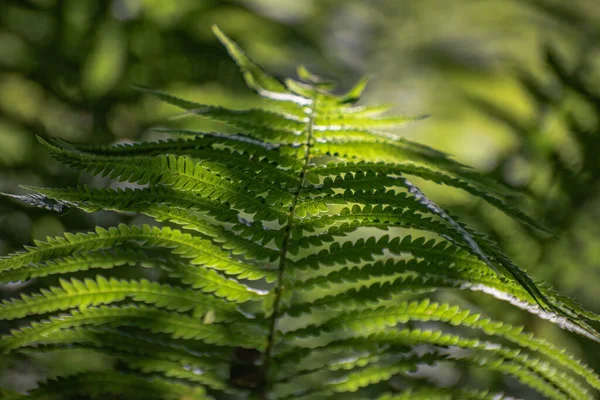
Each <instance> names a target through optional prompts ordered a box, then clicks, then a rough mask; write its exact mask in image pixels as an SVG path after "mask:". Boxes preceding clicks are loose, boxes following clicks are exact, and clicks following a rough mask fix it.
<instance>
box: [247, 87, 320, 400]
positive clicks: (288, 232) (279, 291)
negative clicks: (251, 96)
mask: <svg viewBox="0 0 600 400" xmlns="http://www.w3.org/2000/svg"><path fill="white" fill-rule="evenodd" d="M316 106H317V98H314V103H313V106H312V107H311V111H310V114H309V120H308V122H307V130H306V142H305V143H304V159H303V162H302V169H301V170H300V176H299V182H298V185H297V186H296V188H295V190H294V197H293V199H292V203H291V204H290V208H289V211H288V215H287V225H286V227H285V231H284V236H283V243H282V245H281V255H280V258H279V266H278V270H277V282H276V285H275V300H274V301H273V312H272V314H271V320H270V322H269V335H268V338H267V347H266V349H265V354H264V362H263V375H262V382H260V383H259V386H258V389H259V391H260V396H261V398H263V399H266V398H267V394H268V392H269V391H270V389H271V386H272V381H271V380H270V379H269V367H270V364H271V358H272V357H271V353H272V351H273V346H274V344H275V329H276V326H277V320H278V319H279V316H280V313H281V310H280V305H281V298H282V295H283V290H284V285H283V278H284V273H285V266H286V263H285V262H286V259H287V253H288V249H289V244H290V238H291V236H292V229H293V227H294V218H295V215H296V205H297V204H298V200H299V199H300V193H301V192H302V187H303V186H304V182H305V180H306V173H307V171H308V166H309V163H310V159H311V154H310V149H311V147H312V141H313V134H314V131H313V125H314V121H315V110H316Z"/></svg>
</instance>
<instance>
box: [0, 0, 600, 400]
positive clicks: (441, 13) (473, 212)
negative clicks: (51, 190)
mask: <svg viewBox="0 0 600 400" xmlns="http://www.w3.org/2000/svg"><path fill="white" fill-rule="evenodd" d="M212 24H218V25H219V26H220V27H221V28H222V29H223V30H224V31H225V32H227V34H228V35H231V36H232V37H233V38H235V39H236V40H238V41H239V42H240V44H241V45H242V46H243V47H244V48H245V49H247V51H248V52H249V53H250V54H251V55H252V56H253V57H254V58H255V59H256V60H257V61H258V62H259V63H261V64H262V65H264V66H265V67H266V68H267V69H269V70H271V71H274V72H276V73H277V74H278V75H280V76H289V75H292V74H293V72H294V69H295V66H296V65H297V64H305V65H307V66H308V67H309V68H310V69H311V70H314V71H315V72H316V73H319V74H321V75H324V76H329V77H336V78H339V80H340V81H341V86H342V88H344V87H348V86H350V85H351V84H352V83H353V82H354V81H355V80H357V79H358V78H359V77H361V76H363V75H373V76H374V78H376V79H374V80H373V82H372V84H371V86H370V87H369V88H368V90H367V95H366V98H365V102H375V103H382V102H387V103H390V104H393V105H395V108H394V110H395V111H396V112H397V113H400V114H408V115H421V114H430V115H431V118H429V119H426V120H424V121H421V122H418V123H415V124H413V125H411V126H409V127H407V128H404V129H403V130H401V131H398V134H400V135H404V136H407V137H410V138H411V139H413V140H416V141H418V142H422V143H426V144H429V145H432V146H434V147H436V148H440V149H442V150H445V151H447V152H449V153H451V154H453V155H454V156H455V157H456V158H457V159H458V160H459V161H462V162H465V163H467V164H469V165H473V166H474V167H475V168H477V169H479V170H482V171H484V172H486V173H489V174H490V175H492V176H494V177H495V178H497V179H500V180H502V181H504V182H506V183H507V184H509V185H512V186H515V187H518V188H520V189H521V190H522V191H523V193H524V196H523V199H515V201H516V202H517V204H520V205H521V206H522V207H523V208H524V209H525V210H527V211H528V212H529V213H530V214H531V215H533V216H534V217H535V218H537V219H539V220H541V221H544V222H545V223H546V225H547V226H549V227H550V228H551V229H552V230H553V231H554V232H556V236H555V237H541V236H539V235H536V234H534V233H532V232H529V231H527V230H525V229H523V228H522V227H520V226H518V225H517V224H515V223H514V222H512V221H510V220H509V219H507V218H505V217H504V216H503V215H500V214H499V213H498V212H495V211H494V210H492V209H491V208H489V207H486V206H485V205H483V204H480V203H477V202H473V201H471V200H469V199H468V198H467V197H465V196H462V195H461V194H460V193H454V192H452V191H450V190H448V189H443V192H435V191H434V192H433V194H432V197H433V198H435V199H436V200H438V201H440V202H441V203H442V204H444V205H445V206H448V207H450V208H451V209H452V210H453V212H454V213H455V214H457V215H459V216H460V217H461V218H462V219H464V220H466V221H467V222H469V223H471V224H473V225H474V226H475V227H477V228H479V229H480V230H483V231H485V232H487V233H488V234H490V235H491V236H492V237H494V238H495V239H496V240H498V241H499V242H500V243H501V245H502V247H503V248H504V249H506V251H507V252H508V253H509V254H510V255H511V256H512V257H513V258H514V259H515V260H516V261H518V263H519V265H521V266H522V267H523V268H525V269H527V271H528V272H530V273H531V274H532V275H533V276H534V277H536V279H538V280H543V281H545V282H547V283H548V284H550V285H551V286H553V287H555V288H556V289H558V290H560V291H562V292H564V293H565V294H567V295H570V296H572V297H575V298H576V299H577V300H578V301H580V302H582V303H583V304H584V306H586V307H587V308H589V309H592V310H594V311H597V312H598V311H600V301H598V293H599V291H600V245H599V242H598V241H599V239H600V224H599V223H598V220H599V218H600V192H599V186H600V157H598V154H599V152H600V45H599V39H600V6H599V4H598V0H570V1H568V2H565V1H561V0H452V1H448V0H177V1H164V0H0V191H2V192H8V193H21V192H23V190H22V189H20V188H19V187H18V185H22V184H24V185H37V186H65V185H74V184H91V185H95V186H107V185H111V183H110V182H108V181H106V180H101V179H92V178H90V177H88V176H86V175H82V174H79V173H76V172H74V171H73V170H70V169H67V168H65V167H63V166H61V165H59V164H58V163H56V162H54V161H52V160H51V159H50V158H49V157H48V156H47V155H46V154H45V152H44V151H43V150H42V149H41V148H40V146H39V145H38V144H37V141H36V139H35V136H36V135H41V136H52V137H60V138H63V139H65V140H68V141H73V142H78V143H116V142H125V141H132V140H138V139H158V138H160V137H161V136H160V135H159V134H158V133H157V132H154V131H152V130H151V129H150V128H152V127H156V126H157V125H159V124H169V125H171V126H181V127H188V128H190V127H193V128H203V129H210V124H208V123H206V122H204V123H202V122H199V121H196V120H188V119H169V117H171V116H173V115H174V114H176V113H177V111H176V109H174V108H172V107H170V106H165V105H161V104H159V103H158V102H156V101H154V100H151V99H150V98H148V97H146V96H144V95H142V94H140V93H138V92H136V91H134V90H132V89H131V85H132V84H143V85H147V86H151V87H153V88H160V89H165V90H168V91H171V92H173V93H175V94H177V95H181V96H183V97H188V98H190V99H193V100H197V101H200V102H204V103H210V104H228V105H233V106H234V107H247V106H249V105H251V104H252V102H253V101H256V98H255V97H254V96H253V94H252V93H250V92H249V90H247V89H245V87H244V85H243V83H242V80H241V77H240V74H239V73H238V71H237V68H236V67H235V65H234V64H233V62H232V61H230V60H229V58H228V57H227V55H226V53H225V51H224V50H223V49H222V48H221V46H219V45H218V44H217V42H216V40H215V38H214V37H213V35H212V34H211V32H210V26H211V25H212ZM424 186H427V185H426V184H424ZM426 189H431V190H434V189H435V187H431V188H429V187H426ZM438 191H439V189H438ZM138 219H140V217H136V216H131V215H116V214H114V213H108V212H106V213H104V212H101V213H96V214H93V215H86V214H83V213H81V212H78V211H75V210H71V211H67V212H65V213H64V214H62V215H57V214H53V213H51V212H49V211H45V210H37V209H30V208H28V207H26V206H23V205H21V204H19V203H17V202H14V201H12V200H10V199H6V198H0V254H7V253H9V252H12V251H15V250H17V249H18V248H20V247H21V246H22V245H23V244H29V243H31V242H32V241H33V240H34V239H43V238H45V237H46V236H48V235H50V236H54V235H59V234H61V233H62V232H64V231H66V230H69V231H81V230H84V231H85V230H88V229H90V228H92V227H93V226H94V225H100V226H111V225H115V224H117V223H118V222H120V221H125V222H133V223H135V222H136V221H137V220H138ZM124 274H127V272H124ZM42 281H44V280H43V279H42ZM47 284H48V282H47V281H44V282H28V283H15V284H11V285H4V286H1V287H0V297H11V296H14V294H15V293H16V292H17V291H22V290H29V289H32V288H35V287H39V286H46V285H47ZM438 296H439V297H440V298H442V299H444V298H448V297H451V296H454V294H452V293H440V294H439V295H438ZM454 301H458V300H456V299H454ZM460 301H461V302H463V303H467V304H468V306H469V307H470V308H472V309H485V310H486V312H487V313H488V314H490V315H491V316H493V317H495V318H501V319H505V320H508V321H511V322H513V323H520V324H523V325H525V326H526V328H527V329H528V330H530V331H533V332H536V333H541V334H542V335H544V336H545V337H548V338H549V339H553V340H554V341H555V342H556V343H558V344H559V345H563V346H564V347H567V348H569V349H570V350H571V351H573V352H574V353H576V354H577V355H578V356H579V357H581V358H583V359H584V360H585V361H586V362H587V363H588V364H590V365H591V366H592V367H594V368H596V369H597V370H600V351H599V350H598V346H596V345H595V344H592V343H589V342H586V341H585V340H583V339H579V338H575V337H573V336H572V335H569V334H567V333H564V332H562V331H560V330H559V329H558V328H556V327H553V326H551V325H549V324H546V323H543V322H541V321H539V320H537V319H535V318H534V317H532V316H529V315H524V314H522V313H520V312H517V311H515V310H514V309H511V308H510V307H506V306H504V305H500V304H497V303H496V302H494V301H493V300H490V299H487V298H486V297H484V296H479V295H475V294H474V295H473V296H472V297H465V296H462V297H461V299H460ZM5 328H8V326H0V329H2V330H4V329H5ZM57 359H58V360H60V363H59V364H58V367H57V364H56V360H57ZM108 365H109V361H108V360H105V359H101V358H97V357H96V358H91V357H90V356H89V354H85V353H84V354H82V355H81V357H79V358H70V359H68V360H66V359H64V360H63V359H61V358H60V354H58V355H57V354H54V355H44V356H37V362H36V363H31V362H29V361H26V360H25V359H19V358H15V357H11V358H5V359H0V371H2V372H0V385H2V384H3V383H6V382H11V386H12V387H15V386H18V387H21V388H27V387H31V386H32V385H34V382H35V380H37V379H41V378H44V377H48V376H52V375H53V374H57V373H64V372H65V371H67V370H77V369H81V368H86V369H95V368H98V369H102V368H106V367H107V366H108ZM57 368H58V369H57ZM425 373H426V372H425ZM436 376H437V377H438V379H445V380H446V381H447V382H448V383H449V384H451V383H456V382H459V383H460V382H467V381H474V382H478V386H484V387H485V386H487V387H490V388H492V389H494V387H495V386H496V385H499V384H501V383H503V382H502V381H499V380H498V379H499V378H497V377H491V376H481V375H480V374H479V373H478V372H477V371H446V372H445V373H444V374H437V375H436ZM504 383H505V382H504ZM517 389H518V388H517ZM529 395H530V394H529V393H527V392H523V393H522V397H524V398H534V397H528V396H529Z"/></svg>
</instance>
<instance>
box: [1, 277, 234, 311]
mask: <svg viewBox="0 0 600 400" xmlns="http://www.w3.org/2000/svg"><path fill="white" fill-rule="evenodd" d="M126 298H131V299H132V300H134V301H137V302H143V303H146V304H152V305H154V306H155V307H158V308H165V309H167V310H172V311H177V312H182V313H183V312H186V311H190V310H193V315H194V316H202V315H205V314H206V313H208V312H211V315H212V319H214V321H215V322H221V321H232V320H236V319H243V314H241V313H239V312H237V311H236V305H235V303H228V302H225V301H223V300H220V299H218V298H216V297H212V296H209V295H205V294H202V293H198V292H196V291H193V290H190V289H182V288H178V287H173V286H170V285H165V284H159V283H155V282H149V281H147V280H140V281H126V280H117V279H114V278H111V279H106V278H104V277H102V276H98V277H97V278H96V279H94V280H92V279H85V280H83V281H80V280H77V279H72V280H70V281H66V280H61V281H60V288H59V287H55V286H51V287H49V288H48V289H43V290H42V291H41V292H40V293H34V294H33V295H21V299H13V300H5V301H3V302H2V303H0V319H3V320H10V319H15V318H23V317H25V316H27V315H31V314H44V313H49V312H54V311H59V310H67V309H70V308H80V309H83V308H86V307H89V306H97V305H101V304H111V303H115V302H120V301H123V300H125V299H126Z"/></svg>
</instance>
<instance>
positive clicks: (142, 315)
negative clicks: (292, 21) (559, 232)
mask: <svg viewBox="0 0 600 400" xmlns="http://www.w3.org/2000/svg"><path fill="white" fill-rule="evenodd" d="M215 33H216V34H217V36H218V38H219V39H220V40H221V41H222V42H223V44H224V45H225V46H226V48H227V50H228V51H229V53H230V54H231V56H232V57H233V59H234V60H235V61H236V62H237V64H238V65H239V67H240V68H241V70H242V72H243V74H244V77H245V80H246V82H247V84H248V86H249V87H250V88H252V89H254V90H255V91H256V92H257V93H258V94H259V95H261V96H262V97H263V98H264V101H265V102H266V104H267V105H266V106H265V107H268V109H266V108H264V109H263V108H257V109H252V110H246V111H233V110H229V109H226V108H221V107H213V106H209V105H203V104H198V103H193V102H189V101H186V100H182V99H179V98H176V97H173V96H171V95H168V94H166V93H163V92H160V91H154V90H151V89H147V88H141V90H143V91H144V92H147V93H149V94H151V95H153V96H156V97H158V98H159V99H161V100H164V101H166V102H169V103H171V104H174V105H176V106H179V107H181V108H183V109H185V110H186V113H187V114H188V115H189V116H199V117H201V118H208V119H211V120H216V121H220V122H223V123H226V124H228V125H230V126H232V127H235V128H237V129H240V130H241V131H242V132H241V133H239V134H224V133H212V132H193V131H183V130H163V131H164V132H167V133H172V134H174V135H178V136H179V138H178V139H172V140H167V141H161V142H155V143H139V144H133V145H117V146H109V147H101V146H76V145H71V144H68V143H66V142H63V141H58V140H41V141H42V143H43V145H44V146H45V147H46V148H47V150H48V151H49V152H50V153H51V154H52V155H53V156H54V157H55V158H56V159H58V160H60V161H62V162H64V163H66V164H68V165H70V166H72V167H75V168H78V169H80V170H83V171H86V172H89V173H91V174H94V175H101V176H107V177H109V178H111V179H113V180H116V181H119V182H127V183H129V184H135V186H134V187H133V188H125V189H92V188H89V187H84V186H82V187H75V188H68V189H54V188H30V189H31V190H33V191H35V192H36V194H33V195H30V196H19V197H18V199H20V200H24V201H26V202H28V203H30V204H31V205H34V206H39V207H45V208H50V209H54V210H62V209H63V208H66V207H77V208H80V209H82V210H84V211H87V212H95V211H99V210H114V211H119V212H133V213H140V214H144V215H146V216H149V217H152V218H153V219H154V220H156V221H157V222H159V223H162V224H163V225H158V224H157V225H156V226H150V225H143V226H128V225H124V224H122V225H119V226H117V227H113V228H110V229H103V228H97V229H96V231H95V232H90V233H76V234H66V235H65V236H64V237H60V238H48V239H47V240H46V241H45V242H36V243H35V245H36V246H35V247H28V248H26V249H25V250H24V251H22V252H19V253H15V254H13V255H11V256H9V257H7V258H3V259H1V260H0V281H1V282H4V283H6V282H10V281H17V280H18V281H26V280H29V279H32V278H37V277H42V276H49V275H61V274H67V275H69V274H73V273H77V272H80V271H88V270H94V269H103V270H104V271H103V275H98V276H97V277H96V278H94V279H89V278H87V279H84V280H79V279H76V278H71V279H60V280H59V281H58V286H51V287H49V288H47V289H42V290H41V291H40V292H39V293H33V294H30V295H23V296H22V297H21V299H13V300H9V301H5V302H3V303H2V304H0V317H2V318H3V319H5V320H13V319H22V318H25V317H27V316H31V315H36V316H39V317H40V319H41V320H38V321H34V322H31V324H30V325H29V326H25V327H23V326H21V327H20V328H19V329H15V330H13V331H11V332H10V333H8V334H6V335H5V336H3V337H2V340H1V341H0V350H1V351H3V352H4V353H24V354H31V353H38V352H46V351H50V352H52V351H58V350H61V351H74V350H78V349H82V348H83V349H93V350H94V351H97V352H100V353H102V354H106V355H107V356H109V357H110V358H111V359H115V360H118V361H119V362H118V364H117V366H118V368H117V369H118V371H114V372H108V371H107V372H103V373H99V374H87V373H86V374H80V375H75V376H67V377H61V378H58V379H57V380H54V381H48V382H46V383H44V384H43V385H41V386H40V387H39V388H38V389H35V390H33V391H32V392H31V393H30V397H32V398H40V399H41V398H44V399H46V398H57V399H64V398H69V397H70V396H75V395H78V394H87V395H88V396H90V397H93V398H105V397H103V396H106V395H110V394H117V395H120V396H124V397H123V398H160V399H170V398H173V399H184V398H185V399H200V398H236V399H237V398H277V399H287V398H307V399H308V398H311V399H312V398H315V399H317V398H332V397H342V396H346V395H347V393H352V398H365V399H372V398H379V399H382V400H383V399H390V400H391V399H405V398H406V399H408V398H411V399H412V398H415V399H419V398H427V399H431V398H465V399H468V398H472V399H490V398H494V399H498V398H503V397H504V395H503V394H496V393H488V392H486V391H480V390H477V388H472V389H469V388H463V387H457V388H440V389H439V390H436V389H432V388H431V387H430V385H427V384H426V382H423V381H420V380H419V379H417V378H416V377H415V376H414V375H413V374H412V373H413V372H414V371H416V370H417V369H418V368H419V367H420V366H425V365H436V364H439V363H454V364H456V365H459V366H463V367H469V366H473V367H477V368H485V369H488V370H490V371H492V372H494V373H499V374H503V375H507V376H510V377H512V378H514V379H516V380H518V381H520V382H521V383H522V384H524V385H527V386H529V387H531V388H532V389H535V390H537V391H538V392H540V393H541V394H543V395H545V396H547V397H548V398H553V399H567V398H572V399H584V398H593V397H594V394H593V393H592V391H593V390H598V389H600V378H599V377H598V376H597V375H596V373H595V372H594V371H592V370H591V369H590V368H588V367H586V366H585V365H583V364H581V363H580V362H579V361H577V360H576V359H575V358H574V357H573V356H571V355H570V354H568V353H566V352H565V351H564V350H562V349H560V348H559V347H557V346H555V345H553V344H551V343H549V342H548V341H545V340H543V339H540V338H536V337H534V336H533V335H531V334H529V333H525V332H523V328H522V327H518V326H512V325H510V324H509V323H505V322H501V321H493V320H490V319H487V318H485V317H483V316H482V315H480V314H479V313H477V312H474V311H471V310H468V309H463V308H460V307H459V306H458V305H452V304H448V303H445V302H437V301H435V300H433V299H431V298H429V296H430V295H431V294H432V292H434V291H437V290H440V289H455V290H466V291H475V292H483V293H486V294H489V295H491V296H493V297H495V298H497V299H500V300H503V301H506V302H508V303H510V304H512V305H514V306H516V307H519V308H521V309H523V310H525V311H527V312H530V313H532V314H535V315H537V316H539V317H540V318H544V319H546V320H549V321H551V322H553V323H556V324H557V325H558V326H560V327H561V328H563V329H566V330H569V331H572V332H575V333H578V334H580V335H583V336H585V337H587V338H589V339H591V340H594V341H600V335H599V334H598V332H597V331H596V330H595V329H594V328H593V327H591V326H590V325H589V322H590V321H598V318H599V317H598V316H596V315H595V314H593V313H590V312H588V311H585V310H583V309H581V308H580V307H579V306H578V305H577V304H576V303H575V302H573V301H571V300H569V299H567V298H565V297H563V296H560V295H558V294H557V293H555V292H553V291H551V290H550V289H549V288H546V287H544V286H543V285H538V284H536V283H535V282H534V281H533V280H532V279H531V278H530V277H529V276H528V275H527V274H526V273H525V272H524V271H523V270H522V269H520V268H519V267H517V266H516V265H515V264H514V263H513V262H512V261H511V260H510V259H509V258H508V257H507V256H505V255H504V254H503V253H502V252H501V251H500V249H499V248H498V246H497V245H496V244H495V243H494V242H493V241H491V240H490V239H489V238H487V237H486V236H484V235H482V234H480V233H478V232H476V231H474V230H473V229H471V228H469V227H467V226H465V225H464V224H463V223H462V222H461V221H459V220H457V219H456V218H455V217H453V216H452V215H451V214H450V213H449V212H448V211H446V210H444V209H442V208H441V207H439V206H438V205H436V204H435V203H434V202H433V201H432V200H431V199H429V198H428V197H427V196H426V195H425V194H424V193H423V192H422V191H421V189H419V187H417V186H416V185H415V184H413V183H411V182H410V181H409V180H408V179H407V177H410V179H413V178H416V179H421V180H427V181H431V182H433V183H436V184H440V185H447V186H450V187H453V188H457V189H462V190H464V191H465V192H466V193H469V194H470V195H473V196H476V197H478V198H480V199H482V200H484V201H485V202H487V203H489V204H490V205H492V206H494V207H496V208H498V209H499V210H501V211H503V212H504V213H506V214H507V215H509V216H511V217H513V218H514V219H516V220H518V221H520V222H521V223H523V224H524V225H525V226H528V227H530V228H532V229H538V230H541V231H543V230H544V228H543V227H542V226H540V224H538V223H537V222H536V221H534V220H532V219H531V218H529V217H527V216H526V215H525V214H523V213H522V212H521V211H520V210H519V209H518V208H516V207H514V206H511V205H509V202H508V201H507V200H506V199H507V198H511V197H515V196H518V194H515V193H513V192H512V191H511V189H510V188H508V187H505V186H502V185H500V184H497V183H495V182H493V181H491V180H490V179H489V178H486V177H483V176H481V175H479V174H478V173H476V172H474V171H473V170H471V169H469V168H468V167H466V166H464V165H461V164H459V163H457V162H455V161H454V160H452V159H451V158H450V157H448V156H446V155H445V154H442V153H440V152H438V151H436V150H434V149H431V148H428V147H426V146H423V145H420V144H417V143H413V142H411V141H408V140H405V139H401V138H397V137H395V136H394V135H392V134H389V133H385V132H382V131H379V130H377V129H380V128H385V127H389V126H396V125H398V124H403V123H406V122H409V121H411V120H413V119H411V118H404V117H387V116H382V115H381V114H382V113H383V112H385V111H386V109H387V108H386V107H363V106H355V105H353V103H355V102H356V101H357V100H358V99H359V98H360V94H361V92H362V90H363V89H364V86H365V84H366V80H363V81H361V82H359V83H358V84H357V85H356V87H354V88H353V89H351V90H350V91H349V92H348V93H346V94H344V95H335V94H333V92H332V90H333V87H334V86H333V84H332V83H331V82H329V81H327V80H324V79H322V78H319V77H316V76H314V75H312V74H311V73H310V72H308V71H307V70H306V69H305V68H303V67H301V68H299V70H298V72H299V76H300V78H301V79H302V81H303V82H298V81H294V80H289V79H288V80H286V81H285V82H284V83H282V82H280V81H278V80H276V79H275V78H273V77H271V76H269V75H268V74H266V73H265V72H264V71H263V70H262V69H261V68H260V67H259V66H257V65H256V64H255V63H254V62H252V60H250V59H249V58H248V57H247V56H246V55H245V53H244V52H243V51H242V50H241V49H240V48H239V47H238V46H237V45H236V44H235V43H234V42H232V41H231V40H229V39H228V38H227V37H226V36H225V35H223V34H222V33H221V32H220V31H219V30H218V29H216V28H215ZM381 232H385V233H384V234H382V233H381ZM135 265H140V266H143V267H147V268H153V269H156V270H159V271H161V273H162V275H161V279H160V280H159V281H156V282H154V281H150V280H147V279H128V280H124V279H117V278H114V277H110V273H111V270H113V269H116V268H117V267H120V268H128V267H131V266H135ZM105 276H106V277H105ZM61 311H63V312H64V311H66V312H67V314H60V312H61ZM47 315H50V316H49V317H47V318H44V317H45V316H47ZM423 349H426V351H422V350H423ZM5 397H7V398H15V399H16V398H21V397H24V396H21V395H17V394H12V393H8V392H7V394H6V396H5Z"/></svg>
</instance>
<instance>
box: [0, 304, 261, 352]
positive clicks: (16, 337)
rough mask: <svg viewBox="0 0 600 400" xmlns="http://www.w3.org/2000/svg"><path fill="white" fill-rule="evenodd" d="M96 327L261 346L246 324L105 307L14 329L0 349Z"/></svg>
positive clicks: (7, 349)
mask: <svg viewBox="0 0 600 400" xmlns="http://www.w3.org/2000/svg"><path fill="white" fill-rule="evenodd" d="M99 325H106V326H113V327H117V326H134V327H138V328H145V329H149V330H150V331H152V332H157V333H166V334H169V335H171V336H172V337H173V338H184V339H195V340H201V341H203V342H205V343H209V344H215V345H223V346H239V347H244V348H262V347H264V337H263V336H262V335H259V334H258V333H251V331H250V330H248V328H249V326H248V325H246V324H244V325H242V324H233V323H231V324H226V325H224V324H205V323H203V322H202V321H201V320H199V319H198V318H193V317H189V316H184V315H181V314H178V313H175V312H169V311H163V310H159V309H156V308H151V307H147V306H139V307H135V306H123V307H114V306H109V307H106V306H104V307H97V308H87V309H83V310H80V311H72V312H71V313H69V314H66V315H62V316H59V317H50V319H48V320H45V321H42V322H34V323H32V324H31V326H29V327H25V328H22V329H20V330H14V331H12V332H11V335H10V336H5V337H3V338H2V339H1V340H0V350H1V351H2V352H5V353H6V352H9V351H13V350H15V349H18V348H20V347H23V346H30V345H32V344H34V343H36V342H37V341H39V340H40V339H43V338H44V337H45V336H46V335H48V334H51V333H53V332H56V331H58V330H61V329H69V328H74V327H78V326H99ZM254 328H256V327H254ZM239 329H246V330H247V332H246V334H245V335H244V336H243V337H240V336H237V335H235V334H234V332H236V330H239ZM254 330H256V329H254Z"/></svg>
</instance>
